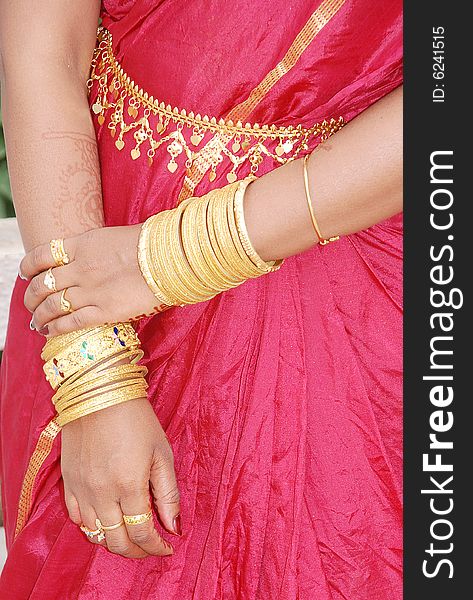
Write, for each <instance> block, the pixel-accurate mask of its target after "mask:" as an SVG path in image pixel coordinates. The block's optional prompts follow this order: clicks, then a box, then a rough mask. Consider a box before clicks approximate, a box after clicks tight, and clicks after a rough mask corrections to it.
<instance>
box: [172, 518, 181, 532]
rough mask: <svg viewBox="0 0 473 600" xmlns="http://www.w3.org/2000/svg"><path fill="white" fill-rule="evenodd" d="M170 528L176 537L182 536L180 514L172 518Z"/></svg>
mask: <svg viewBox="0 0 473 600" xmlns="http://www.w3.org/2000/svg"><path fill="white" fill-rule="evenodd" d="M172 528H173V530H174V533H175V534H176V535H182V523H181V515H180V513H179V514H178V515H176V516H175V517H174V519H173V521H172Z"/></svg>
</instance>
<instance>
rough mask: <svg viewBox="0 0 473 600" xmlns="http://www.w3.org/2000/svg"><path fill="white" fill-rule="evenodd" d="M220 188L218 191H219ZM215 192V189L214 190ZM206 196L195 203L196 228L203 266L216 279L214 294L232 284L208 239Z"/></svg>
mask: <svg viewBox="0 0 473 600" xmlns="http://www.w3.org/2000/svg"><path fill="white" fill-rule="evenodd" d="M220 191H221V190H219V191H218V192H219V193H220ZM215 193H217V190H215ZM208 200H209V198H208V196H207V197H206V198H205V199H204V200H200V201H199V203H198V204H197V213H196V219H197V221H196V228H197V240H198V242H199V246H200V251H201V255H202V263H203V265H205V267H206V268H207V269H208V270H210V272H211V273H212V277H213V278H214V280H216V281H217V285H216V286H215V292H214V294H213V295H214V296H215V295H216V294H218V293H219V292H222V291H224V290H227V289H229V288H231V287H234V285H233V284H232V283H231V282H230V281H229V280H228V279H226V277H225V274H224V272H223V270H222V266H221V265H220V263H219V261H218V258H217V255H216V254H215V252H214V249H213V247H212V243H211V241H210V236H209V233H208V230H207V204H208Z"/></svg>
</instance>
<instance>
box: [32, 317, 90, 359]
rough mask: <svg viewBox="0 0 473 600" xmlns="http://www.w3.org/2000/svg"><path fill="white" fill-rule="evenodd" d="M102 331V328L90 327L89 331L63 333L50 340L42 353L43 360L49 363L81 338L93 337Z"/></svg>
mask: <svg viewBox="0 0 473 600" xmlns="http://www.w3.org/2000/svg"><path fill="white" fill-rule="evenodd" d="M101 330H102V327H101V326H100V327H89V328H87V329H78V330H77V331H71V332H70V333H63V334H61V335H58V336H56V337H53V338H50V339H49V340H48V341H47V342H46V344H45V345H44V347H43V349H42V351H41V358H42V359H43V360H44V361H45V362H47V361H48V360H51V359H52V358H54V357H55V356H56V354H57V353H58V352H61V351H62V350H64V348H66V347H67V346H69V345H70V344H72V343H73V342H75V341H77V340H78V339H79V338H82V337H84V336H86V335H93V334H94V333H97V332H99V331H101Z"/></svg>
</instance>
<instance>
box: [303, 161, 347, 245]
mask: <svg viewBox="0 0 473 600" xmlns="http://www.w3.org/2000/svg"><path fill="white" fill-rule="evenodd" d="M309 156H310V154H306V155H305V156H304V159H303V161H302V166H303V171H304V189H305V197H306V199H307V205H308V207H309V213H310V219H311V221H312V225H313V227H314V231H315V233H316V235H317V238H318V240H319V241H318V243H319V244H320V245H321V246H325V245H326V244H329V243H330V242H336V241H337V240H339V239H340V236H339V235H334V236H332V237H329V238H324V236H323V235H322V234H321V233H320V228H319V225H318V223H317V219H316V218H315V214H314V208H313V206H312V199H311V197H310V189H309V173H308V170H307V161H308V160H309Z"/></svg>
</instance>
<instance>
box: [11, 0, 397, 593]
mask: <svg viewBox="0 0 473 600" xmlns="http://www.w3.org/2000/svg"><path fill="white" fill-rule="evenodd" d="M104 4H105V6H104V9H103V20H104V25H105V26H106V27H107V28H108V29H109V30H110V31H111V32H112V34H113V40H114V42H113V43H114V51H115V53H116V56H117V57H118V59H119V61H120V62H121V64H122V66H123V67H124V69H125V70H126V71H127V73H128V74H130V75H131V76H132V77H133V79H134V80H135V81H137V82H139V83H140V85H141V86H142V87H143V88H144V89H145V90H147V91H148V92H149V93H150V94H153V95H155V96H156V97H158V98H159V99H160V100H164V101H165V102H168V103H170V104H171V105H173V106H174V105H176V106H178V107H179V108H186V109H187V110H194V112H200V113H202V114H204V113H207V114H209V115H210V116H212V115H214V116H216V117H217V118H219V117H224V116H225V115H226V114H228V112H229V111H230V110H231V109H232V108H233V107H234V106H235V105H236V104H238V103H239V102H241V101H242V100H245V99H246V97H247V96H248V94H249V92H250V91H251V90H252V89H253V88H254V87H255V86H256V85H257V84H258V83H259V82H260V81H261V80H262V79H263V77H264V76H265V75H266V73H267V72H268V71H270V70H271V69H272V68H273V67H274V66H275V65H276V64H277V62H278V61H279V60H281V58H282V57H283V56H284V54H285V52H286V51H287V49H288V48H289V47H290V45H291V43H292V41H293V40H294V38H295V36H296V35H297V33H298V32H299V31H300V30H301V29H302V27H303V26H304V24H305V23H306V21H307V19H308V18H309V16H310V15H311V13H312V12H313V11H314V10H315V9H316V8H317V7H318V5H319V4H320V2H319V0H313V1H307V0H296V1H293V2H286V1H282V0H281V1H279V0H259V1H258V2H252V1H249V0H234V1H232V2H230V1H228V0H193V1H192V2H189V1H188V0H160V1H156V0H127V1H118V0H108V1H107V2H105V3H104ZM401 11H402V6H401V2H400V1H399V0H394V1H392V2H372V1H370V0H346V2H345V4H344V5H343V6H342V7H341V9H340V10H339V11H338V13H337V14H336V15H335V16H334V17H333V18H332V19H331V21H330V22H329V23H328V24H327V25H326V26H325V27H324V28H323V29H322V31H321V32H320V33H319V34H318V35H317V36H316V38H315V39H314V40H313V42H312V43H311V44H310V46H309V48H308V49H307V50H306V51H305V52H304V53H303V54H302V56H301V58H300V60H299V61H298V63H297V64H296V66H295V67H294V68H293V69H292V70H291V71H290V72H289V73H287V74H286V75H285V76H284V77H282V79H281V80H280V81H279V82H278V83H277V84H276V85H275V87H274V88H273V89H272V90H271V91H270V92H269V94H268V95H267V96H266V97H264V98H263V100H262V101H261V103H260V104H259V105H258V106H257V107H256V109H255V110H254V111H253V113H251V115H250V116H249V119H248V120H250V121H252V122H255V121H257V122H259V123H275V124H278V125H290V124H297V123H302V125H304V126H311V125H313V123H315V122H316V121H320V120H322V119H324V118H330V117H335V118H338V117H339V116H340V115H341V116H343V117H344V118H345V120H346V121H349V120H350V119H352V118H354V117H356V115H357V114H359V113H360V112H361V111H363V110H364V109H365V108H367V107H368V106H369V105H371V104H372V103H374V102H376V101H377V100H378V99H379V98H381V97H382V96H384V95H385V94H387V93H389V92H390V91H391V90H393V89H394V88H395V87H396V86H398V85H400V84H401V82H402V15H401ZM93 100H94V91H93V93H92V95H91V98H90V101H91V102H93ZM96 126H97V137H98V143H99V151H100V160H101V167H102V177H103V197H104V207H105V216H106V223H107V225H118V224H121V225H122V224H131V223H137V222H142V221H144V220H145V219H146V218H147V217H148V216H149V215H151V214H153V213H156V212H158V211H160V210H163V209H167V208H170V207H173V206H175V205H176V203H177V198H178V195H179V191H180V189H181V187H182V184H183V179H184V174H185V169H184V167H183V166H182V165H181V167H180V168H179V170H178V171H177V172H176V173H175V174H170V173H169V172H168V170H167V169H166V163H167V160H169V157H168V156H167V154H166V152H163V153H157V154H156V157H155V160H154V164H153V166H152V167H148V164H147V162H146V157H145V156H142V157H141V158H140V159H139V160H137V161H132V160H131V159H130V155H129V152H125V151H124V152H118V151H117V149H116V148H115V146H114V141H113V140H112V138H111V137H110V135H109V132H108V130H107V129H106V127H105V126H104V127H100V126H98V125H97V123H96ZM311 149H312V148H311ZM166 156H167V158H166ZM265 164H266V163H265ZM227 166H228V170H229V169H230V164H228V165H227ZM275 166H276V165H273V167H270V166H268V165H266V166H265V169H266V170H268V169H269V168H274V167H275ZM228 170H227V171H225V169H224V168H223V169H220V170H219V171H217V179H216V181H215V182H213V183H212V184H211V183H210V182H209V180H208V178H207V177H204V179H203V181H202V182H201V184H200V185H199V186H198V187H197V189H196V195H202V194H204V193H205V192H207V191H208V190H209V189H211V188H212V187H221V186H222V185H225V184H226V179H225V174H226V172H228ZM242 174H245V173H239V176H241V175H242ZM261 174H263V171H260V172H259V173H258V175H261ZM25 287H26V285H25V282H22V281H18V282H17V284H16V287H15V290H14V293H13V298H12V303H11V314H10V324H9V329H8V337H7V343H6V348H5V352H4V356H3V361H2V370H1V386H2V391H1V436H2V437H1V467H2V482H3V509H4V515H5V523H6V533H7V541H8V547H9V556H8V559H7V562H6V565H5V568H4V571H3V574H2V577H1V583H0V597H1V598H2V600H8V599H14V600H22V599H25V598H31V599H33V600H39V599H41V600H43V599H48V600H53V599H55V600H65V599H75V598H80V599H86V600H92V599H101V600H121V599H133V600H144V599H147V600H148V599H151V600H164V599H166V600H190V599H195V600H214V599H215V600H217V599H218V600H223V599H225V600H236V599H242V600H256V599H258V600H263V599H264V600H269V599H271V600H276V599H278V600H296V599H297V600H384V599H386V600H388V599H389V600H400V599H401V597H402V592H401V568H402V532H401V518H402V505H401V502H402V455H401V452H402V439H401V438H402V421H401V419H402V404H401V401H402V396H401V392H402V362H401V356H402V219H401V215H398V216H396V217H393V218H391V219H389V220H387V221H385V222H383V223H380V224H378V225H376V226H374V227H371V228H370V229H368V230H367V231H363V232H360V233H358V234H355V235H351V236H348V237H345V238H343V239H341V240H340V241H339V242H337V243H333V244H330V245H329V246H327V247H320V246H317V247H314V248H313V249H312V250H310V251H308V252H306V253H304V254H301V255H299V256H296V257H293V258H291V259H289V260H286V262H285V264H284V266H283V267H282V268H281V269H280V271H278V272H276V273H273V274H270V275H268V276H265V277H262V278H259V279H256V280H252V281H249V282H247V283H245V284H244V285H242V286H241V287H239V288H237V289H235V290H231V291H229V292H226V293H224V294H221V295H220V296H218V297H216V298H214V299H213V300H211V301H209V302H206V303H203V304H199V305H195V306H190V307H185V308H179V309H171V310H169V311H167V312H166V313H163V314H161V315H158V316H156V317H153V318H150V319H147V320H145V321H142V322H141V323H140V325H139V327H138V332H139V335H140V338H141V340H142V343H143V347H144V350H145V353H146V354H145V360H144V362H145V364H146V365H147V367H148V369H149V382H150V401H151V402H152V404H153V407H154V408H155V411H156V413H157V415H158V417H159V419H160V421H161V423H162V424H163V426H164V428H165V430H166V432H167V435H168V437H169V439H170V441H171V444H172V447H173V450H174V454H175V461H176V472H177V477H178V481H179V485H180V491H181V495H182V510H181V514H182V520H183V529H184V536H183V537H182V538H176V537H174V536H171V535H169V534H167V533H164V536H165V537H166V539H168V540H169V541H170V542H171V543H172V544H173V545H174V548H175V554H174V555H173V556H172V557H166V558H159V557H151V558H148V559H146V560H141V561H140V560H129V559H125V558H122V557H120V556H116V555H113V554H111V553H109V552H107V551H106V550H105V549H103V548H100V547H97V546H94V545H92V544H90V543H89V542H88V541H87V540H86V538H85V536H84V535H83V534H82V533H81V532H80V531H79V529H78V527H77V526H75V525H74V524H73V523H72V522H71V521H70V520H69V519H68V516H67V510H66V507H65V504H64V499H63V488H62V481H61V469H60V438H58V439H57V440H56V442H55V444H54V447H53V450H52V452H51V454H50V456H49V457H48V459H47V460H46V462H45V464H44V466H43V468H42V469H41V471H40V474H39V478H38V485H37V486H36V488H35V493H34V498H33V500H34V504H33V510H32V513H31V516H30V518H29V521H28V523H27V524H26V526H25V528H24V529H23V531H22V532H21V534H20V535H19V536H18V537H17V539H16V540H15V541H13V532H14V527H15V520H16V515H17V508H18V497H19V493H20V488H21V484H22V480H23V476H24V473H25V470H26V466H27V463H28V460H29V458H30V456H31V453H32V451H33V449H34V446H35V444H36V441H37V439H38V436H39V434H40V432H41V431H42V429H43V428H44V427H45V425H46V424H47V423H48V421H49V420H50V419H51V418H52V416H53V410H52V406H51V403H50V398H51V390H50V388H49V386H48V384H47V382H46V381H45V379H44V376H43V374H42V370H41V360H40V350H41V347H42V344H43V338H41V337H40V336H39V335H37V334H36V333H34V332H31V331H30V330H29V328H28V323H29V318H30V315H29V314H28V313H27V311H26V309H25V308H24V307H23V304H22V297H23V293H24V290H25ZM136 443H139V440H137V441H136Z"/></svg>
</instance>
